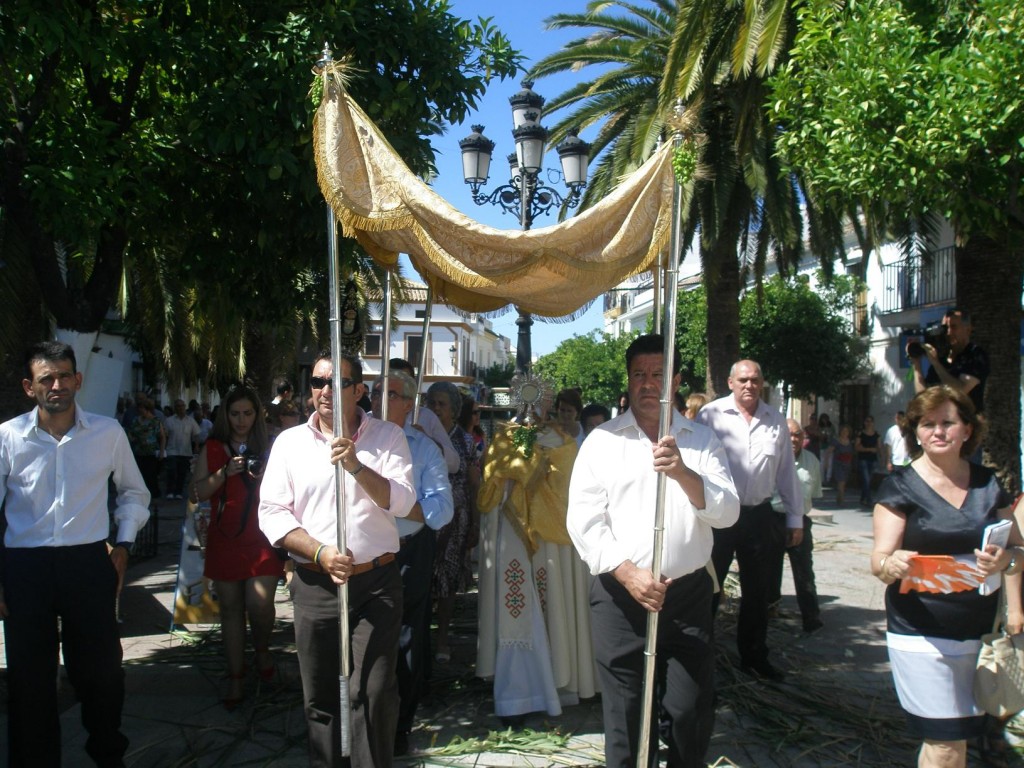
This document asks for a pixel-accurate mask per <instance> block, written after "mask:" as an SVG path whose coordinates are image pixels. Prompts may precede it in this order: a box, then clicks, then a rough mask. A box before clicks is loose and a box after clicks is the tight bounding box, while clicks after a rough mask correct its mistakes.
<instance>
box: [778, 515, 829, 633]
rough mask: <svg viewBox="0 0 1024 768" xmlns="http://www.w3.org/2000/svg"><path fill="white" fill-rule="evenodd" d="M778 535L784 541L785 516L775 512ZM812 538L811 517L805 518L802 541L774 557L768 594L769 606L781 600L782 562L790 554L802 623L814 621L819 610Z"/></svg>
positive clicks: (790, 565)
mask: <svg viewBox="0 0 1024 768" xmlns="http://www.w3.org/2000/svg"><path fill="white" fill-rule="evenodd" d="M775 517H776V520H775V524H776V527H777V528H778V529H779V530H778V532H777V534H776V535H777V536H778V537H780V538H781V539H782V541H783V542H785V537H786V516H785V515H780V514H779V513H778V512H776V513H775ZM813 552H814V538H813V537H812V536H811V518H809V517H808V516H807V515H804V538H803V541H801V542H800V543H799V544H797V545H796V546H795V547H784V548H783V549H782V550H780V551H779V553H778V556H773V558H774V559H773V560H772V576H771V581H770V586H771V591H770V593H769V595H768V605H773V604H774V603H777V602H779V600H780V599H781V597H782V560H783V558H784V557H785V556H786V555H789V567H790V569H791V570H792V571H793V586H794V587H795V588H796V604H797V605H798V606H800V617H801V618H802V619H803V622H804V624H805V625H806V624H808V623H809V622H812V621H814V620H815V619H817V618H818V617H819V615H820V614H821V609H819V608H818V588H817V587H816V586H815V584H814V555H813Z"/></svg>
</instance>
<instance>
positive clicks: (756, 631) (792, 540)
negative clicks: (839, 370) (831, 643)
mask: <svg viewBox="0 0 1024 768" xmlns="http://www.w3.org/2000/svg"><path fill="white" fill-rule="evenodd" d="M763 387H764V377H763V376H762V374H761V366H760V365H758V364H757V363H756V362H754V361H753V360H740V361H739V362H737V363H734V364H733V366H732V370H731V371H730V373H729V389H730V390H731V394H728V395H726V396H725V397H721V398H719V399H718V400H715V401H713V402H710V403H708V404H707V405H705V406H704V407H703V408H701V410H700V412H699V413H698V414H697V421H699V422H700V423H702V424H705V425H707V426H709V427H711V429H712V430H713V431H714V433H715V434H716V435H718V438H719V440H721V441H722V445H723V446H724V447H725V452H726V454H727V455H728V457H729V469H730V470H731V471H732V478H733V480H734V481H735V483H736V492H737V493H738V494H739V497H740V517H739V521H738V522H737V523H736V525H734V526H732V527H731V528H720V529H716V530H715V550H714V554H713V555H712V561H713V563H714V566H715V573H716V574H717V576H718V580H719V581H720V582H724V581H725V577H726V575H727V574H728V573H729V566H730V565H732V559H733V556H734V555H735V557H736V559H737V561H739V566H740V589H741V591H742V597H741V598H740V613H739V620H738V622H737V630H736V645H737V646H738V650H739V654H740V664H741V666H742V667H743V669H744V670H745V671H747V672H750V673H751V674H753V675H754V676H756V677H760V678H764V679H768V680H781V679H783V678H784V677H785V675H784V674H783V673H782V672H780V671H779V670H777V669H776V668H775V667H774V666H773V665H772V664H771V662H770V661H769V660H768V642H767V639H768V596H769V590H768V584H769V578H770V573H771V571H770V569H771V564H772V562H774V558H777V557H782V554H781V550H782V548H783V546H789V547H794V546H796V545H797V544H799V543H800V541H801V540H802V538H803V532H804V528H803V517H804V511H803V494H802V492H801V490H800V481H799V480H798V479H797V476H796V465H795V463H794V460H793V451H792V449H791V447H790V444H789V430H788V429H787V427H786V420H785V419H784V418H783V416H782V414H781V413H779V411H778V409H776V408H771V407H769V406H768V404H767V403H765V402H763V401H762V400H761V389H762V388H763ZM776 490H778V492H779V495H780V496H781V497H782V503H783V506H784V507H785V509H786V528H787V529H788V532H787V537H786V541H785V542H782V541H778V540H777V539H778V536H777V534H776V531H777V528H776V526H775V524H774V516H775V512H774V511H773V510H772V505H771V499H772V494H773V493H774V492H775V491H776ZM717 608H718V600H717V596H716V600H715V609H716V610H717Z"/></svg>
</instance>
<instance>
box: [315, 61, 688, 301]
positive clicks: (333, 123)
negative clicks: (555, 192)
mask: <svg viewBox="0 0 1024 768" xmlns="http://www.w3.org/2000/svg"><path fill="white" fill-rule="evenodd" d="M313 140H314V146H315V151H316V164H317V177H318V180H319V183H320V188H321V190H322V191H323V194H324V197H325V198H326V199H327V201H328V203H329V204H330V205H331V207H332V208H333V209H334V212H335V214H336V215H337V218H338V221H340V222H341V224H342V231H343V233H344V234H345V235H346V236H347V237H353V238H355V239H356V240H357V241H358V242H359V243H360V244H361V245H362V246H363V247H364V248H365V249H366V251H367V252H368V253H369V254H370V255H371V256H372V257H373V258H374V259H375V260H376V261H377V262H378V263H380V264H381V265H383V266H386V267H393V266H394V265H395V264H396V263H397V260H398V254H399V253H406V254H408V255H409V258H410V259H411V261H412V263H413V265H414V266H415V268H416V270H417V271H418V272H419V273H420V275H421V277H422V278H423V279H424V280H425V281H426V282H427V283H428V284H429V285H430V286H431V288H432V289H433V291H434V299H435V301H438V302H440V303H444V304H449V305H451V306H455V307H458V308H460V309H462V310H464V311H466V312H479V313H485V312H494V311H495V310H498V309H501V308H502V307H504V306H506V305H508V304H510V303H511V304H514V305H516V306H518V307H519V308H520V309H521V310H523V311H525V312H530V313H534V314H537V315H541V316H544V317H563V316H565V315H569V314H571V313H574V312H576V311H577V310H579V309H580V308H581V307H584V306H586V305H588V304H589V303H590V302H592V301H593V300H594V299H595V298H597V297H598V296H600V295H601V294H602V293H604V292H605V291H607V290H608V289H610V288H613V287H614V286H616V285H618V284H619V283H621V282H622V281H623V280H624V279H626V278H628V277H631V276H633V275H637V274H640V273H643V272H647V271H649V270H650V269H651V268H652V267H654V266H655V265H656V264H657V261H658V255H659V254H660V253H661V252H662V251H664V250H665V249H666V248H667V247H668V239H669V230H670V226H671V216H672V183H673V175H672V163H671V145H670V143H668V142H666V144H665V146H663V147H661V148H660V149H659V150H658V151H657V152H655V154H654V155H652V156H651V158H650V159H648V161H647V162H646V163H644V164H643V165H642V166H641V167H640V168H638V169H637V170H636V171H635V172H634V173H632V174H631V175H630V176H629V177H627V178H626V179H624V180H623V182H622V183H621V184H620V185H619V186H618V187H617V188H616V189H615V191H614V192H613V193H612V194H610V195H608V196H607V197H606V198H605V199H603V200H602V201H601V202H600V203H598V204H597V205H596V206H594V207H592V208H589V209H587V210H586V211H584V212H582V213H581V214H579V215H578V216H574V217H572V218H570V219H568V220H566V221H564V222H562V223H560V224H557V225H555V226H550V227H542V228H538V229H532V230H530V231H528V232H523V231H519V230H503V229H494V228H492V227H487V226H484V225H483V224H480V223H478V222H476V221H473V220H472V219H470V218H469V217H468V216H465V215H464V214H462V213H460V212H459V211H457V210H455V208H453V207H452V206H451V205H449V204H448V203H447V202H446V201H445V200H444V199H443V198H442V197H441V196H440V195H438V194H437V193H436V192H434V191H433V190H432V189H431V188H430V187H429V186H427V185H426V184H425V183H424V182H423V181H421V180H420V179H419V177H417V176H415V175H414V174H413V173H412V172H411V171H410V170H409V169H408V167H407V166H406V165H405V163H404V162H403V161H402V159H401V158H400V157H399V156H398V155H397V154H396V153H395V151H394V149H393V148H392V147H391V145H390V144H389V143H388V141H387V139H385V138H384V136H383V135H382V134H381V132H380V131H379V130H378V128H377V126H376V125H374V123H373V122H372V121H371V120H370V118H369V117H367V116H366V114H365V113H364V112H363V111H362V109H360V108H359V105H358V104H356V103H355V101H353V100H352V98H351V97H350V96H349V94H348V92H347V91H346V90H345V89H344V88H343V87H342V86H341V85H340V84H338V83H337V81H332V82H331V85H330V87H328V88H327V89H325V97H324V99H323V101H322V102H321V105H320V108H319V109H318V110H317V114H316V118H315V120H314V124H313Z"/></svg>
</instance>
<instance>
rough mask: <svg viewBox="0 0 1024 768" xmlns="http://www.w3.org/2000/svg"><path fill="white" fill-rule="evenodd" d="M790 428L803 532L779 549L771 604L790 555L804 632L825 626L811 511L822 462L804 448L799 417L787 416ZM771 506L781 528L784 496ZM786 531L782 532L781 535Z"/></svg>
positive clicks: (818, 493)
mask: <svg viewBox="0 0 1024 768" xmlns="http://www.w3.org/2000/svg"><path fill="white" fill-rule="evenodd" d="M786 426H787V427H788V428H789V439H790V443H791V444H792V446H793V458H794V459H795V461H796V476H797V478H799V480H800V490H801V491H803V502H804V503H803V510H804V535H803V539H802V541H801V542H800V543H799V544H797V545H796V546H793V547H788V548H787V549H786V550H785V553H782V552H780V553H779V558H778V559H777V560H776V561H775V562H774V563H773V564H772V577H771V593H770V595H769V600H768V602H769V604H770V605H771V604H775V603H777V602H778V600H779V595H780V594H781V592H782V570H783V568H782V565H783V563H782V559H783V557H785V556H786V555H789V567H790V569H791V570H792V571H793V586H794V587H795V588H796V603H797V605H798V606H799V607H800V618H801V619H802V620H803V625H804V632H808V633H810V632H816V631H818V630H819V629H821V628H822V627H823V626H825V625H824V624H823V623H822V621H821V609H820V608H819V607H818V588H817V586H816V585H815V583H814V560H813V554H812V553H813V552H814V538H813V537H812V536H811V518H810V511H811V509H812V508H813V506H814V499H820V498H821V496H822V490H821V463H820V462H819V461H818V457H817V456H815V455H814V454H813V453H811V452H810V451H809V450H804V439H805V437H806V433H805V432H804V428H802V427H801V426H800V423H799V422H798V421H796V419H786ZM772 509H774V510H775V513H776V514H775V522H776V524H777V526H778V527H779V528H785V514H786V508H785V505H784V504H783V503H782V498H781V497H780V496H779V495H778V494H777V493H776V494H775V496H773V497H772ZM784 535H785V533H784V532H782V533H780V534H779V537H780V538H781V537H782V536H784Z"/></svg>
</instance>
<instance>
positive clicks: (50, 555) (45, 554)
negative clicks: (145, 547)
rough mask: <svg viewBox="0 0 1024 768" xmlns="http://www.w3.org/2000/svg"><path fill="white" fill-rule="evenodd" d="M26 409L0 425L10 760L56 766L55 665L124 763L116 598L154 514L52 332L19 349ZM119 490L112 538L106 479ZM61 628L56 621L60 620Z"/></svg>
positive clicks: (117, 437) (122, 446) (104, 752)
mask: <svg viewBox="0 0 1024 768" xmlns="http://www.w3.org/2000/svg"><path fill="white" fill-rule="evenodd" d="M25 374H26V375H25V378H24V379H23V380H22V386H23V388H24V390H25V394H26V395H28V396H29V397H30V398H31V399H33V400H35V402H36V407H35V408H34V409H33V410H31V411H30V412H28V413H26V414H24V415H22V416H18V417H17V418H14V419H11V420H10V421H8V422H5V423H4V424H2V425H0V505H4V504H6V507H5V517H6V522H7V531H6V533H5V535H4V553H3V554H4V559H3V569H2V571H3V573H2V582H0V619H2V620H3V621H4V635H5V641H6V653H7V666H8V669H7V681H8V694H9V706H8V708H7V717H8V720H7V726H8V748H7V749H8V758H9V762H10V765H11V766H12V767H13V768H28V766H31V767H32V768H36V767H37V766H40V767H42V768H59V767H60V764H61V738H60V713H59V711H58V707H57V687H56V685H55V684H54V681H55V680H56V679H57V664H58V661H59V658H58V657H59V655H60V654H61V652H62V651H63V656H64V665H65V667H66V668H67V672H68V677H69V678H70V680H71V684H72V685H73V686H74V688H75V694H76V695H77V697H78V700H79V701H80V702H81V704H82V724H83V725H84V726H85V729H86V731H87V732H88V734H89V736H88V738H87V740H86V742H85V751H86V752H87V753H88V754H89V757H91V758H92V759H93V761H94V762H95V763H96V765H98V766H101V767H103V768H107V767H108V766H111V767H114V766H123V765H124V754H125V751H126V749H127V748H128V739H127V738H126V737H125V736H124V734H123V733H121V710H122V707H123V706H124V669H123V667H122V666H121V658H122V650H121V640H120V638H119V636H118V629H117V618H116V613H115V601H116V599H117V595H118V593H119V592H120V590H121V584H122V583H123V580H124V572H125V568H126V567H127V564H128V554H129V550H130V549H131V547H132V544H133V542H134V541H135V535H136V533H138V531H139V529H141V528H142V527H143V526H144V525H145V524H146V521H147V520H148V519H149V501H150V497H149V491H148V490H146V484H145V482H144V481H143V479H142V474H141V473H140V472H139V468H138V466H137V465H136V463H135V458H134V457H133V456H132V450H131V447H130V445H129V444H128V437H127V435H125V432H124V430H123V429H122V428H121V425H120V424H118V423H117V422H116V421H115V420H114V419H110V418H107V417H105V416H98V415H96V414H94V413H87V412H86V411H84V410H82V409H81V408H79V407H78V406H77V404H76V403H75V393H76V392H78V390H79V389H80V388H81V386H82V374H81V373H80V372H79V371H78V370H77V368H76V363H75V353H74V350H72V348H71V347H70V346H68V345H67V344H61V343H59V342H55V341H49V342H41V343H39V344H36V345H34V346H33V347H32V348H31V349H30V350H29V351H28V354H27V355H26V358H25ZM111 480H113V483H114V487H115V488H116V489H117V502H116V507H115V509H114V521H115V523H116V526H117V533H116V536H115V539H114V541H115V542H116V543H115V544H114V545H113V547H111V546H110V545H109V544H108V543H107V537H108V535H109V532H110V513H109V512H108V507H107V501H108V495H109V486H108V483H109V481H111ZM58 626H59V629H58Z"/></svg>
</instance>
